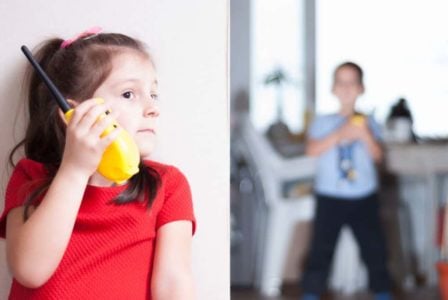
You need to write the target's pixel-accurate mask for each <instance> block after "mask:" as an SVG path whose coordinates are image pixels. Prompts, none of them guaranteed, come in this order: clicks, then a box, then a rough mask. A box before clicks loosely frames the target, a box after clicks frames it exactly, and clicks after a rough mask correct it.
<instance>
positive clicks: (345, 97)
mask: <svg viewBox="0 0 448 300" xmlns="http://www.w3.org/2000/svg"><path fill="white" fill-rule="evenodd" d="M332 92H333V94H334V95H335V96H336V97H337V98H338V99H339V101H340V103H341V105H343V106H351V107H354V106H355V102H356V99H357V98H358V97H359V96H360V95H362V93H364V86H363V85H362V84H361V82H360V78H359V75H358V72H356V70H354V69H353V68H350V67H342V68H341V69H339V70H337V71H336V74H335V78H334V83H333V90H332Z"/></svg>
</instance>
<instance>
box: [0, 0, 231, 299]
mask: <svg viewBox="0 0 448 300" xmlns="http://www.w3.org/2000/svg"><path fill="white" fill-rule="evenodd" d="M48 3H49V1H48V0H47V1H44V0H37V1H24V0H18V1H17V0H16V1H13V0H3V1H1V2H0V11H1V18H0V37H1V45H2V48H1V50H0V53H1V55H0V68H1V70H2V71H1V72H0V120H1V122H2V125H3V126H1V127H0V135H1V137H2V143H1V145H0V168H1V171H0V173H1V195H2V198H3V195H4V188H5V185H6V181H7V178H8V173H7V172H6V157H7V153H8V151H9V150H10V148H11V147H12V146H13V144H14V139H13V134H12V132H13V127H14V126H15V125H14V117H15V113H16V111H17V107H18V103H19V100H20V92H19V88H20V85H21V81H20V80H21V70H22V69H23V67H24V66H25V63H26V62H25V59H24V57H23V55H22V54H21V52H20V50H19V48H20V46H21V45H22V44H27V45H28V46H29V47H33V46H35V45H36V44H37V43H38V42H40V41H41V40H42V39H43V38H47V37H51V36H53V35H58V36H62V37H66V38H68V37H71V36H72V35H74V34H75V33H78V32H80V31H82V30H84V29H86V28H88V27H91V26H93V25H99V26H102V27H103V28H104V29H105V31H108V32H112V31H116V32H122V33H125V34H129V35H132V36H135V37H137V38H140V39H142V40H144V41H145V42H146V43H147V44H149V45H150V48H151V49H152V53H153V54H154V56H155V60H156V63H157V67H158V71H159V82H160V95H161V99H162V100H161V118H160V127H161V128H160V136H161V140H160V143H159V148H158V152H157V157H158V158H159V159H160V160H162V161H164V162H168V163H171V164H174V165H176V166H178V167H179V168H180V169H181V170H183V171H184V173H186V175H187V177H188V179H189V181H190V184H191V186H192V190H193V196H194V202H195V210H196V216H197V219H198V230H197V233H196V235H195V237H194V245H193V248H194V249H193V264H194V266H193V267H194V274H195V278H196V282H197V290H198V299H204V300H209V299H213V300H219V299H229V298H230V296H229V265H230V263H229V230H228V228H229V226H228V215H229V205H228V199H229V169H228V168H229V158H228V156H229V155H228V153H229V150H228V149H229V136H228V135H229V134H228V132H229V131H228V119H229V116H228V102H227V96H228V95H227V58H228V54H227V46H228V45H227V35H228V24H227V17H228V4H227V1H226V0H221V1H207V0H190V1H182V0H153V1H148V0H147V1H141V0H140V1H139V0H128V1H119V0H113V1H111V0H109V1H105V0H103V1H95V2H94V1H86V0H81V1H68V0H63V1H53V2H52V4H51V5H50V6H49V5H48ZM21 124H23V118H22V117H19V120H18V124H17V127H16V131H17V128H18V131H19V133H20V128H21V126H22V125H21ZM17 137H20V135H17ZM0 207H3V199H1V200H0ZM10 280H11V279H10V276H9V274H8V272H7V268H6V261H5V250H4V241H3V240H2V241H0V299H4V298H6V295H7V293H8V289H9V284H10Z"/></svg>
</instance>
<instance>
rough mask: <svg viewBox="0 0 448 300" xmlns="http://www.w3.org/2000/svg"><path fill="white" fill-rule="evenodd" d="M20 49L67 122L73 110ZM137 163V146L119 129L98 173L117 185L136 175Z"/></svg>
mask: <svg viewBox="0 0 448 300" xmlns="http://www.w3.org/2000/svg"><path fill="white" fill-rule="evenodd" d="M21 49H22V51H23V53H24V54H25V56H26V57H27V58H28V60H29V61H30V63H31V65H32V66H33V67H34V69H35V70H36V72H37V74H38V75H39V77H40V78H41V79H42V80H43V81H44V83H45V84H46V85H47V87H48V89H49V90H50V91H51V93H52V94H53V96H54V99H55V100H56V102H57V103H58V105H59V107H60V108H61V109H62V111H63V112H64V114H65V118H66V120H67V121H68V122H69V121H70V119H71V116H72V114H73V111H74V109H73V108H72V107H71V106H70V104H69V103H68V101H67V100H66V99H65V98H64V96H63V95H62V93H61V92H60V91H59V90H58V89H57V88H56V86H55V85H54V83H53V82H52V81H51V80H50V78H49V77H48V76H47V74H46V73H45V71H44V70H43V69H42V68H41V66H40V65H39V64H38V63H37V61H36V60H35V59H34V58H33V55H32V54H31V52H30V50H29V49H28V48H27V47H26V46H22V47H21ZM99 101H100V102H104V100H102V99H100V98H99ZM102 117H104V115H103V116H100V118H102ZM117 126H118V124H117V123H115V122H114V123H113V124H111V125H110V126H109V127H108V128H106V130H104V132H103V133H102V134H101V137H104V136H106V135H107V134H109V133H110V132H111V131H112V130H114V128H116V127H117ZM139 163H140V152H139V150H138V147H137V145H136V144H135V142H134V140H133V139H132V137H131V136H130V135H129V133H128V132H126V131H125V130H124V129H121V130H120V132H119V134H118V137H117V138H116V139H115V140H114V141H113V142H112V143H111V144H110V145H109V146H108V147H107V148H106V150H105V151H104V153H103V157H102V158H101V162H100V163H99V165H98V173H100V174H101V175H103V176H104V177H105V178H107V179H109V180H111V181H113V182H115V183H118V184H119V183H123V182H124V181H126V180H128V179H129V178H131V177H132V175H134V174H136V173H137V172H138V171H139V169H138V165H139Z"/></svg>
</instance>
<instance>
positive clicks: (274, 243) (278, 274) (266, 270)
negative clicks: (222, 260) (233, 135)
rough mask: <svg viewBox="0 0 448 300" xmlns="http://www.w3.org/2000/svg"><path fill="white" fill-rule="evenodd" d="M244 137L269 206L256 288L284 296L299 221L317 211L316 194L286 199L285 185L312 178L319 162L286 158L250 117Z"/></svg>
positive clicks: (303, 158) (267, 294)
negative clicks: (283, 284) (287, 262)
mask: <svg viewBox="0 0 448 300" xmlns="http://www.w3.org/2000/svg"><path fill="white" fill-rule="evenodd" d="M241 137H242V139H243V141H244V142H245V143H246V147H245V148H246V149H247V151H248V153H247V155H246V156H247V157H246V159H247V160H248V161H249V162H250V163H251V164H252V165H253V166H255V168H256V169H257V173H258V176H259V178H260V181H261V183H262V186H263V190H264V195H265V197H264V198H265V201H266V207H267V213H266V215H267V220H266V229H265V230H264V233H265V234H262V235H260V238H261V241H259V243H258V245H263V246H262V247H263V249H259V250H261V251H262V255H261V256H260V260H261V261H260V262H259V264H260V266H261V268H260V270H261V273H260V274H259V276H258V277H257V278H256V285H257V287H258V288H259V290H260V291H261V293H262V294H263V295H266V296H276V295H279V294H280V285H281V281H282V277H283V270H284V265H285V258H286V256H287V249H288V246H289V244H290V241H291V239H292V233H293V232H292V231H293V228H294V226H295V225H296V224H297V222H299V221H305V220H311V219H312V217H313V212H314V201H313V197H312V195H305V196H302V197H299V198H293V199H291V198H285V197H284V195H283V192H282V186H283V184H284V183H285V182H288V181H300V180H304V181H306V180H310V179H312V178H313V177H314V173H315V161H314V159H312V158H310V157H299V158H292V159H284V158H282V157H281V156H280V155H279V154H278V153H277V152H276V151H275V150H274V149H273V148H272V146H271V144H270V143H269V141H268V140H267V139H266V138H265V137H264V136H263V135H262V134H260V133H259V132H257V131H256V130H255V128H254V127H253V125H252V124H251V122H250V121H249V119H248V118H246V119H245V120H243V122H242V127H241ZM260 230H263V229H262V228H260Z"/></svg>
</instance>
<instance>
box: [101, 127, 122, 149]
mask: <svg viewBox="0 0 448 300" xmlns="http://www.w3.org/2000/svg"><path fill="white" fill-rule="evenodd" d="M121 130H122V129H121V128H120V127H117V128H114V129H113V130H112V131H111V132H109V134H108V135H106V136H105V137H103V138H101V140H100V142H99V144H100V146H101V147H102V149H103V150H105V149H106V148H107V147H108V146H109V145H110V144H111V143H112V142H113V141H114V140H115V139H116V138H117V137H118V135H119V134H120V131H121Z"/></svg>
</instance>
